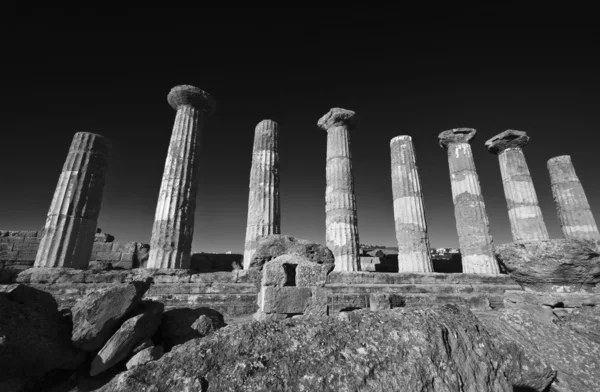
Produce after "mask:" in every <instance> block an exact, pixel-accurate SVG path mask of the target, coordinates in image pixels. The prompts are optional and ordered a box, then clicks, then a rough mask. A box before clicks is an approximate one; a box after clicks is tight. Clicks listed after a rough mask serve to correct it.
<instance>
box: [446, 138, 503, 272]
mask: <svg viewBox="0 0 600 392" xmlns="http://www.w3.org/2000/svg"><path fill="white" fill-rule="evenodd" d="M476 134H477V131H476V130H475V129H471V128H456V129H450V130H447V131H444V132H442V133H440V134H439V136H438V137H439V139H440V146H441V147H443V148H445V149H447V151H448V165H449V167H450V183H451V185H452V200H453V202H454V214H455V216H456V229H457V231H458V242H459V244H460V252H461V254H462V263H463V272H465V273H482V274H498V273H500V269H499V267H498V263H497V261H496V259H495V257H494V244H493V239H492V235H491V234H490V224H489V220H488V216H487V212H486V209H485V203H484V201H483V195H482V194H481V186H480V185H479V177H478V176H477V171H476V170H475V161H474V160H473V152H472V151H471V145H470V144H469V141H471V140H472V139H473V138H474V137H475V135H476Z"/></svg>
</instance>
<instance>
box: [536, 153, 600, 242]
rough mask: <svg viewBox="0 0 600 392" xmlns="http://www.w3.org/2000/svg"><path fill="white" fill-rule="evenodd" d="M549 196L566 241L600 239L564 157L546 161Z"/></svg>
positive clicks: (573, 171) (578, 182)
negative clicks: (552, 198) (550, 191)
mask: <svg viewBox="0 0 600 392" xmlns="http://www.w3.org/2000/svg"><path fill="white" fill-rule="evenodd" d="M548 171H549V172H550V183H551V185H552V195H553V196H554V202H555V203H556V209H557V212H558V218H559V219H560V224H561V228H562V231H563V235H564V236H565V238H569V239H579V240H593V241H598V240H600V233H599V232H598V226H597V225H596V220H595V219H594V215H592V210H591V209H590V204H589V203H588V200H587V197H586V195H585V191H584V190H583V186H582V185H581V182H580V181H579V178H578V177H577V174H576V173H575V167H573V163H572V162H571V157H570V156H568V155H563V156H559V157H555V158H552V159H550V160H549V161H548Z"/></svg>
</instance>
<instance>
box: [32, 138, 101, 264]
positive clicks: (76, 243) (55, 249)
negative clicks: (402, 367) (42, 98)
mask: <svg viewBox="0 0 600 392" xmlns="http://www.w3.org/2000/svg"><path fill="white" fill-rule="evenodd" d="M108 149H109V142H108V141H107V140H106V139H105V138H104V137H103V136H100V135H96V134H94V133H88V132H78V133H76V134H75V136H74V137H73V141H72V142H71V148H70V149H69V153H68V155H67V159H66V161H65V164H64V166H63V169H62V173H61V174H60V177H59V179H58V185H57V186H56V190H55V191H54V197H53V198H52V203H51V205H50V209H49V211H48V217H47V219H46V225H45V227H44V235H43V237H42V240H41V242H40V246H39V248H38V252H37V254H36V258H35V263H34V266H35V267H63V268H78V269H86V268H87V267H88V263H89V260H90V257H91V255H92V246H93V245H94V237H95V234H96V226H97V224H98V215H99V214H100V206H101V205H102V194H103V192H104V182H105V179H106V172H107V168H108Z"/></svg>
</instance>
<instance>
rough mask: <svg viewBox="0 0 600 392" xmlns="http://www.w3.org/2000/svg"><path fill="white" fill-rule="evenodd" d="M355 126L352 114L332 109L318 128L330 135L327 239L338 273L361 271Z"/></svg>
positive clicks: (328, 141) (326, 200)
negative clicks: (352, 134) (353, 143)
mask: <svg viewBox="0 0 600 392" xmlns="http://www.w3.org/2000/svg"><path fill="white" fill-rule="evenodd" d="M356 122H357V119H356V114H355V113H354V112H353V111H351V110H346V109H341V108H333V109H331V110H330V111H329V112H328V113H327V114H325V115H324V116H323V117H321V118H320V119H319V122H318V124H317V125H318V126H319V128H321V129H323V130H325V131H327V168H326V171H327V188H326V190H325V203H326V207H325V212H326V227H327V229H326V230H327V231H326V237H327V247H328V248H329V249H331V251H332V252H333V256H334V258H335V271H359V270H360V263H359V252H360V247H359V241H358V226H357V218H356V199H355V197H354V178H353V175H352V155H351V153H350V135H349V131H350V130H352V129H353V128H354V127H355V126H356Z"/></svg>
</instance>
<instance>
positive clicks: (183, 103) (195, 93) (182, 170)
mask: <svg viewBox="0 0 600 392" xmlns="http://www.w3.org/2000/svg"><path fill="white" fill-rule="evenodd" d="M167 101H168V102H169V104H170V105H171V107H172V108H173V109H175V110H177V114H176V115H175V124H174V126H173V133H172V134H171V142H170V144H169V151H168V153H167V159H166V161H165V170H164V172H163V177H162V182H161V184H160V192H159V195H158V203H157V206H156V215H155V217H154V225H153V227H152V239H151V240H150V254H149V256H148V264H147V268H189V267H190V258H191V251H192V237H193V236H194V214H195V212H196V194H197V190H198V170H199V167H198V162H199V154H200V140H201V136H202V128H203V126H204V122H205V120H206V118H207V117H208V116H209V115H211V114H212V113H213V112H214V110H215V101H214V99H213V98H212V97H211V96H210V95H209V94H208V93H207V92H205V91H203V90H201V89H199V88H197V87H194V86H188V85H182V86H176V87H173V89H171V92H170V93H169V95H168V97H167Z"/></svg>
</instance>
